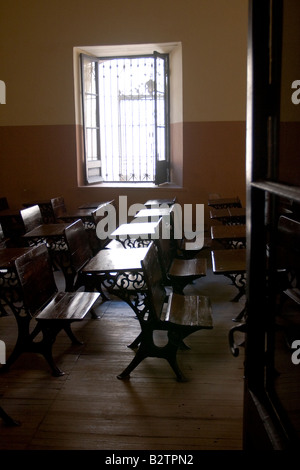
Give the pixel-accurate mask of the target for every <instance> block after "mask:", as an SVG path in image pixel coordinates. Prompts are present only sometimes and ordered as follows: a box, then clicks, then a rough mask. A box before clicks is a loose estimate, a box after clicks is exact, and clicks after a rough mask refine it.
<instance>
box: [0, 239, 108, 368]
mask: <svg viewBox="0 0 300 470" xmlns="http://www.w3.org/2000/svg"><path fill="white" fill-rule="evenodd" d="M15 267H16V274H17V278H18V282H19V285H20V289H21V290H22V293H23V303H22V307H21V308H20V309H19V310H17V309H15V312H14V314H15V317H16V320H17V324H18V338H17V342H16V345H15V348H14V350H13V352H12V353H11V355H10V356H9V358H8V360H7V362H6V364H5V365H4V366H3V367H2V368H1V371H2V372H5V371H6V370H8V368H9V367H10V366H11V365H12V364H13V362H15V360H16V359H17V358H18V357H19V356H20V355H21V354H22V353H24V352H35V353H40V354H42V355H43V356H44V358H45V359H46V361H47V362H48V364H49V365H50V367H51V369H52V374H53V375H54V376H61V375H63V374H64V372H63V371H61V370H60V369H59V368H58V367H57V365H56V364H55V362H54V359H53V356H52V347H53V344H54V342H55V340H56V336H57V334H58V333H59V332H60V331H61V330H64V331H65V332H66V333H67V334H68V336H69V337H70V339H71V341H72V342H73V343H75V344H81V342H80V341H78V339H77V338H76V337H75V335H74V333H73V332H72V330H71V323H72V322H74V321H80V320H83V319H84V317H85V316H86V314H87V313H88V312H89V311H90V309H91V308H92V306H93V305H94V303H95V301H96V300H97V298H98V297H99V293H96V292H58V290H57V286H56V283H55V279H54V276H53V269H52V264H51V260H50V256H49V253H48V250H47V247H46V246H45V245H38V246H36V247H33V248H32V249H31V250H30V251H28V252H26V253H25V254H24V255H22V256H20V257H19V258H17V259H16V261H15ZM32 319H35V320H36V322H37V323H36V325H35V327H34V328H33V330H32V331H30V330H31V328H30V324H31V320H32ZM40 332H41V333H42V339H41V340H36V339H37V336H38V335H39V333H40Z"/></svg>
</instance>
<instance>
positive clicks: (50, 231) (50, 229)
mask: <svg viewBox="0 0 300 470" xmlns="http://www.w3.org/2000/svg"><path fill="white" fill-rule="evenodd" d="M69 225H70V224H67V223H66V224H42V225H39V226H38V227H36V228H34V229H33V230H30V232H27V233H25V234H24V235H23V238H37V237H40V238H43V237H45V238H46V237H59V236H62V235H64V231H65V228H66V227H68V226H69Z"/></svg>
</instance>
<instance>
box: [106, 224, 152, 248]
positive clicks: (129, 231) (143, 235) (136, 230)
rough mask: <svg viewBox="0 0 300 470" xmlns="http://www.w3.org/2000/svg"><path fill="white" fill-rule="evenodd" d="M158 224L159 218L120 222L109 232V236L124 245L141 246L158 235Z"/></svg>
mask: <svg viewBox="0 0 300 470" xmlns="http://www.w3.org/2000/svg"><path fill="white" fill-rule="evenodd" d="M159 224H160V220H158V221H157V222H135V223H134V222H132V223H130V224H122V225H120V226H119V227H118V228H117V229H116V230H114V231H113V232H112V233H111V234H110V236H109V238H111V239H115V240H118V241H119V242H120V243H122V244H123V246H126V247H131V248H132V247H135V248H138V247H142V246H145V245H147V244H148V243H149V242H150V241H151V240H154V239H157V238H158V237H159Z"/></svg>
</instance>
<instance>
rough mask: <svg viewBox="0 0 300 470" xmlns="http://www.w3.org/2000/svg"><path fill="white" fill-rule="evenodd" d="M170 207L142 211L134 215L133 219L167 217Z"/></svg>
mask: <svg viewBox="0 0 300 470" xmlns="http://www.w3.org/2000/svg"><path fill="white" fill-rule="evenodd" d="M171 212H172V207H155V208H152V209H142V210H140V211H138V212H137V213H136V214H135V217H147V218H150V217H164V216H169V215H170V213H171Z"/></svg>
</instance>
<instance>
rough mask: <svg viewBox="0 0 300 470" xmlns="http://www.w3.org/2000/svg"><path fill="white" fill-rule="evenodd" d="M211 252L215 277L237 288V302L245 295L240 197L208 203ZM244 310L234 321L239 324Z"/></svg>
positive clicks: (243, 214)
mask: <svg viewBox="0 0 300 470" xmlns="http://www.w3.org/2000/svg"><path fill="white" fill-rule="evenodd" d="M209 206H210V219H211V221H212V223H214V222H217V224H214V225H211V228H210V232H211V240H212V242H213V249H212V251H211V258H212V269H213V272H214V274H216V275H222V276H225V277H228V278H229V279H230V280H231V282H232V284H233V285H234V286H235V287H236V288H237V289H238V294H237V295H236V296H235V297H234V298H233V299H232V300H233V301H238V300H239V299H240V298H241V297H242V296H243V295H244V294H245V293H246V249H245V248H246V223H245V222H246V209H245V208H243V207H241V204H239V198H232V199H223V200H222V199H215V204H214V203H213V202H212V201H210V202H209ZM244 315H245V308H243V309H242V311H241V312H240V313H239V315H238V316H237V317H236V318H233V320H234V321H241V320H242V319H243V317H244Z"/></svg>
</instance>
